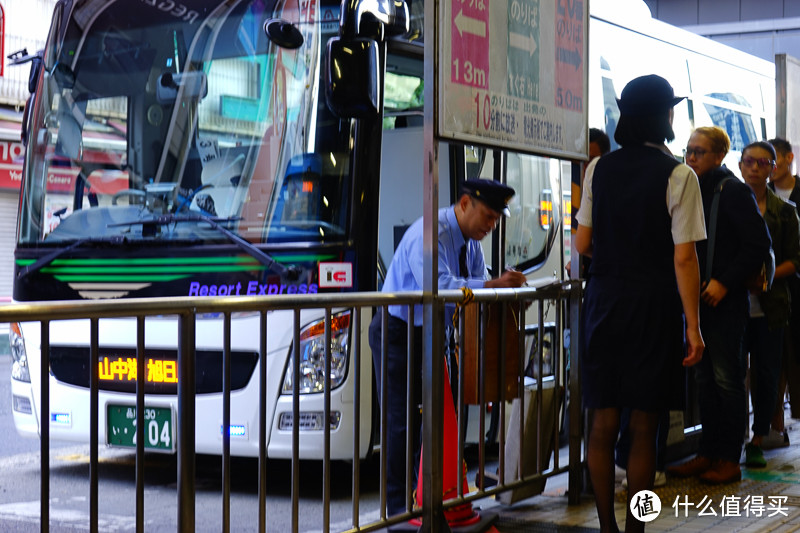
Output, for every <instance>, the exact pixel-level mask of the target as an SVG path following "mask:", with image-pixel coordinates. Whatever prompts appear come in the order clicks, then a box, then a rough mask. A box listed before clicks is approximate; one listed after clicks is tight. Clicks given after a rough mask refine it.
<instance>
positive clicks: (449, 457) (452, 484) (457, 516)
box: [411, 367, 497, 533]
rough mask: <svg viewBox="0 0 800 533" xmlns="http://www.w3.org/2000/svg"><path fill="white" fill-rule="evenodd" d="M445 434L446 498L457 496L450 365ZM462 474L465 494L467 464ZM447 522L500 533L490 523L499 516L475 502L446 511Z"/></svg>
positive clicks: (459, 527) (465, 528)
mask: <svg viewBox="0 0 800 533" xmlns="http://www.w3.org/2000/svg"><path fill="white" fill-rule="evenodd" d="M443 429H444V433H443V435H442V450H443V451H442V453H443V454H444V458H443V461H442V463H443V465H442V492H443V497H442V500H443V501H447V500H451V499H453V498H457V497H458V424H457V418H456V409H455V405H454V404H453V393H452V389H451V388H450V377H449V375H448V372H447V368H446V367H445V369H444V428H443ZM424 451H425V450H424V449H422V450H420V458H419V476H418V477H417V479H418V480H420V482H419V483H418V485H417V492H416V503H417V506H419V507H422V483H421V481H422V454H423V453H424ZM461 471H462V473H463V475H462V478H461V479H462V484H461V485H462V488H463V490H462V493H463V494H467V493H468V492H469V485H468V483H467V465H466V463H462V464H461ZM444 516H445V519H446V520H447V524H448V525H449V526H450V527H451V528H457V529H455V530H456V531H459V532H460V531H470V532H476V533H477V532H484V531H487V532H489V533H491V532H497V529H495V528H494V527H493V526H492V525H491V524H492V523H493V522H494V519H495V518H496V516H494V515H492V516H491V517H489V516H484V517H483V518H481V515H480V513H478V512H477V511H475V509H473V508H472V503H465V504H463V505H458V506H456V507H452V508H450V509H446V510H445V511H444ZM411 523H412V524H414V525H422V522H421V521H420V520H419V519H415V520H411Z"/></svg>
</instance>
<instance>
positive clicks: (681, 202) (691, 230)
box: [667, 163, 706, 244]
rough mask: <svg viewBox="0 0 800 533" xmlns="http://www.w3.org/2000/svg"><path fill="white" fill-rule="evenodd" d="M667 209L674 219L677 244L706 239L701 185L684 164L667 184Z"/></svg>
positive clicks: (673, 171)
mask: <svg viewBox="0 0 800 533" xmlns="http://www.w3.org/2000/svg"><path fill="white" fill-rule="evenodd" d="M667 209H668V210H669V215H670V217H672V241H673V242H674V243H675V244H682V243H686V242H696V241H702V240H703V239H705V238H706V223H705V217H704V214H703V197H702V195H701V193H700V183H699V182H698V181H697V175H696V174H695V173H694V170H692V169H691V168H689V167H688V166H687V165H685V164H683V163H682V164H680V165H678V166H676V167H675V168H674V169H673V170H672V174H670V177H669V181H668V182H667Z"/></svg>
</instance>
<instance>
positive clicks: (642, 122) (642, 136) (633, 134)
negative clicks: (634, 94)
mask: <svg viewBox="0 0 800 533" xmlns="http://www.w3.org/2000/svg"><path fill="white" fill-rule="evenodd" d="M669 112H670V109H666V110H664V111H662V112H661V113H656V114H652V115H620V116H619V122H617V129H616V131H615V132H614V140H615V141H617V143H619V145H620V146H625V145H626V144H644V143H646V142H651V143H654V144H661V143H663V142H664V141H665V140H666V141H668V142H669V141H672V140H674V139H675V132H674V131H673V130H672V125H671V124H670V123H669Z"/></svg>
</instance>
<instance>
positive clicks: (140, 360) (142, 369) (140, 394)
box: [136, 316, 147, 533]
mask: <svg viewBox="0 0 800 533" xmlns="http://www.w3.org/2000/svg"><path fill="white" fill-rule="evenodd" d="M144 328H145V321H144V317H143V316H137V317H136V533H143V532H144V438H145V437H144V429H145V428H144V392H145V386H146V384H147V370H146V368H147V367H146V366H145V363H146V359H147V356H146V355H145V352H144V332H145V331H144Z"/></svg>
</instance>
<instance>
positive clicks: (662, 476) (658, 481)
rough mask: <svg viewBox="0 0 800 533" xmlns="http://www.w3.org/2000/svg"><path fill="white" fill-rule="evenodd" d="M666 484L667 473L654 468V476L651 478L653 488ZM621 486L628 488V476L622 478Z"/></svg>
mask: <svg viewBox="0 0 800 533" xmlns="http://www.w3.org/2000/svg"><path fill="white" fill-rule="evenodd" d="M666 484H667V473H666V472H664V471H663V470H656V477H655V478H653V488H654V489H657V488H658V487H663V486H664V485H666ZM622 488H623V489H627V488H628V478H626V477H625V478H622Z"/></svg>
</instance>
